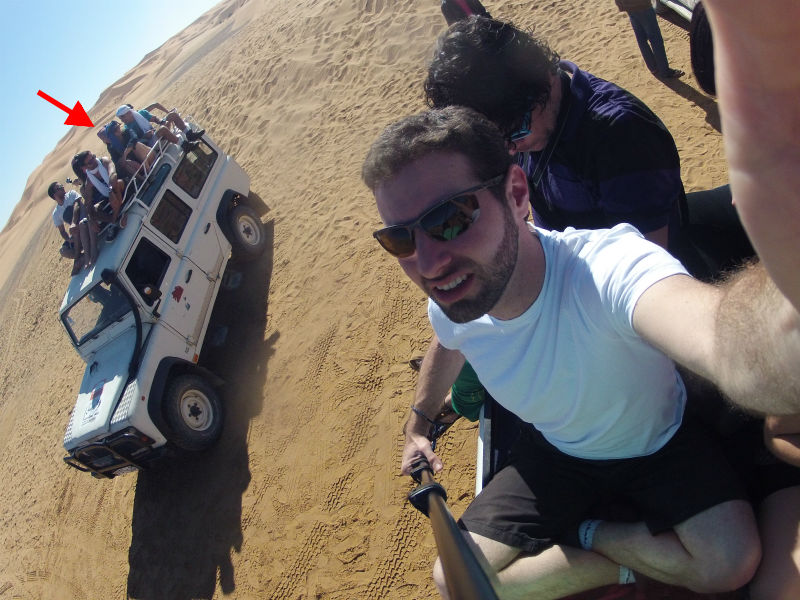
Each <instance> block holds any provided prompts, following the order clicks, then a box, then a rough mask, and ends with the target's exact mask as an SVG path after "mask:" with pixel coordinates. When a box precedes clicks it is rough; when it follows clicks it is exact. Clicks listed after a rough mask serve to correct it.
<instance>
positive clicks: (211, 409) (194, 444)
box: [163, 374, 225, 452]
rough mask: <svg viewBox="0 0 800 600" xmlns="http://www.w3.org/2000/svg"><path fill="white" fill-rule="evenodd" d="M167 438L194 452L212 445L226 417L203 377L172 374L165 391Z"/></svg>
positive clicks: (178, 445) (214, 393)
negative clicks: (172, 377) (172, 376)
mask: <svg viewBox="0 0 800 600" xmlns="http://www.w3.org/2000/svg"><path fill="white" fill-rule="evenodd" d="M163 410H164V419H165V420H166V422H167V425H169V428H170V432H169V435H167V438H168V439H169V441H170V442H172V443H173V444H175V445H176V446H177V447H178V448H182V449H183V450H190V451H192V452H196V451H199V450H205V449H206V448H210V447H211V446H213V445H214V443H215V442H216V441H217V440H218V439H219V437H220V435H222V424H223V422H224V420H225V416H224V412H223V409H222V403H221V402H220V399H219V396H218V395H217V393H216V392H215V391H214V388H212V387H211V386H210V385H209V384H208V383H207V382H206V380H205V379H203V378H202V377H200V376H199V375H194V374H187V375H179V376H177V377H175V378H174V379H173V380H172V381H171V382H170V384H169V386H168V387H167V391H166V393H165V395H164V404H163Z"/></svg>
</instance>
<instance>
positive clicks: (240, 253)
mask: <svg viewBox="0 0 800 600" xmlns="http://www.w3.org/2000/svg"><path fill="white" fill-rule="evenodd" d="M228 224H229V225H230V228H231V240H230V242H231V246H233V251H232V252H233V257H234V258H236V259H238V260H254V259H256V258H258V257H259V256H261V255H262V254H263V253H264V249H265V248H266V246H267V236H266V233H265V232H264V224H263V223H262V222H261V219H259V218H258V215H257V214H256V212H255V211H254V210H253V209H252V208H250V207H249V206H247V205H246V204H240V205H239V206H236V207H234V209H233V210H232V211H231V212H230V215H229V216H228Z"/></svg>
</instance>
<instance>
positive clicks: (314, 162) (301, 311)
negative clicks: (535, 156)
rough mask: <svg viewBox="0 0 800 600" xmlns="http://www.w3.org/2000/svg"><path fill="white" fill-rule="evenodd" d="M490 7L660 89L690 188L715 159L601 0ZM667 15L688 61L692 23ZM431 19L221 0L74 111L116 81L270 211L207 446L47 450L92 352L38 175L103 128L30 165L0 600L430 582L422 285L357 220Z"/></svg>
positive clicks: (19, 256)
mask: <svg viewBox="0 0 800 600" xmlns="http://www.w3.org/2000/svg"><path fill="white" fill-rule="evenodd" d="M496 5H497V7H496ZM488 6H489V8H490V9H492V10H493V12H494V13H495V14H496V15H497V16H501V17H506V18H511V19H513V20H515V21H516V22H517V23H519V24H521V25H525V26H534V25H535V27H536V31H537V32H538V33H539V34H541V35H543V36H544V37H546V38H547V39H548V40H549V41H550V43H551V44H552V45H553V47H554V48H556V49H557V50H558V51H559V52H560V53H561V55H562V56H564V57H565V58H570V59H572V60H574V61H576V62H577V63H578V64H579V65H580V66H582V67H583V68H586V69H588V70H590V71H592V72H594V73H595V74H597V75H600V76H603V77H606V78H608V79H611V80H613V81H616V82H618V83H620V84H622V85H623V86H625V87H627V88H628V89H630V90H631V91H632V92H634V93H635V94H637V95H639V96H640V97H641V98H642V99H643V100H644V101H645V102H647V103H648V104H649V105H650V106H651V107H653V108H654V110H655V111H656V112H657V113H658V114H659V116H661V117H662V119H663V120H664V121H665V123H666V124H667V126H668V127H669V128H670V130H671V131H672V133H673V135H674V136H675V139H676V141H677V143H678V147H679V149H680V152H681V157H682V160H683V173H684V181H685V184H686V187H687V189H688V190H694V189H702V188H707V187H711V186H713V185H718V184H721V183H724V182H725V181H726V178H727V174H726V168H725V164H724V160H723V157H722V150H721V144H720V135H719V133H718V131H717V130H716V128H715V127H717V126H718V125H717V124H718V116H717V113H716V105H715V103H714V101H713V100H711V99H709V98H707V97H706V96H704V95H703V94H702V93H701V92H699V91H698V89H699V88H698V87H697V85H696V83H695V82H694V81H693V80H692V79H691V77H686V78H685V79H684V80H682V81H677V82H673V83H671V84H670V86H669V87H668V86H666V85H664V84H663V83H661V82H659V81H657V80H655V79H653V78H652V77H651V76H650V75H649V73H647V71H646V70H645V69H644V66H643V64H642V61H641V58H640V56H639V53H638V49H637V47H636V44H635V41H634V37H633V33H632V31H631V29H630V25H629V24H628V22H627V20H626V18H625V17H624V16H623V15H621V14H619V13H618V12H617V11H616V8H615V7H614V4H613V2H611V0H608V1H607V2H597V3H595V2H584V1H579V0H560V1H558V2H537V3H533V2H522V1H513V0H512V1H509V2H503V3H489V4H488ZM660 22H661V27H662V30H663V32H664V35H665V39H666V43H667V48H668V52H669V54H670V57H671V59H672V61H673V63H674V65H675V66H677V67H680V68H683V69H685V70H687V71H688V70H689V67H688V63H689V59H688V36H687V33H686V31H685V29H683V28H681V27H680V26H678V25H675V24H671V23H669V22H666V21H664V20H661V21H660ZM676 22H677V21H676ZM443 26H444V21H443V19H442V18H441V16H440V13H439V10H438V2H434V1H432V0H425V1H422V0H412V1H410V2H400V3H396V2H391V3H390V2H388V1H386V0H354V1H352V0H351V1H347V2H346V1H344V0H331V1H327V2H320V1H319V0H294V1H291V2H289V1H287V0H269V1H262V2H257V1H256V0H249V1H246V0H244V1H242V0H239V1H226V2H223V3H221V4H220V5H219V6H218V7H216V8H215V9H213V10H212V11H210V12H208V13H207V14H206V15H204V16H203V17H202V18H201V19H200V20H198V21H197V22H195V23H194V24H192V25H191V26H190V27H189V28H187V29H186V30H184V31H183V32H182V33H180V34H179V35H178V36H176V37H174V38H172V39H171V40H169V41H168V42H167V43H166V44H165V45H164V46H162V47H161V48H159V49H158V50H156V51H155V52H153V53H151V54H150V55H148V56H147V57H145V59H144V60H143V61H142V63H140V64H139V65H138V66H137V67H136V68H134V69H133V70H131V71H130V72H128V73H126V74H125V75H124V76H123V77H122V78H121V79H120V80H119V81H118V82H117V83H115V84H114V86H112V87H111V88H109V89H108V90H107V91H106V92H105V93H104V94H103V96H102V97H101V99H100V100H99V102H98V104H97V105H96V106H95V107H93V108H92V109H91V110H90V111H89V113H90V115H91V117H92V119H93V120H94V121H95V122H96V123H101V124H102V123H104V122H105V121H106V120H108V119H109V118H110V116H111V115H112V113H113V110H114V109H115V108H116V107H117V106H118V105H119V104H120V103H122V102H123V101H125V102H131V103H133V104H134V105H136V106H143V105H146V104H148V103H149V102H151V101H155V100H157V101H160V102H161V103H162V104H164V105H166V106H178V107H180V108H181V109H182V111H183V112H184V113H189V114H192V115H193V116H194V117H195V119H196V120H198V121H199V122H200V123H201V124H202V125H203V126H204V127H205V128H206V129H207V130H208V131H209V133H210V134H211V135H212V136H213V137H214V139H215V140H217V141H219V142H220V144H221V145H222V146H223V148H225V149H226V150H227V151H228V152H229V153H231V154H232V155H234V156H235V157H236V159H237V160H238V161H239V162H240V163H241V164H242V165H243V166H244V168H245V169H246V170H247V172H248V173H249V174H250V176H251V179H252V190H253V192H255V193H256V194H257V195H258V196H260V197H261V199H262V200H263V201H264V202H265V203H266V204H267V206H268V207H269V208H270V211H269V212H268V213H267V218H268V219H269V222H268V231H269V234H270V238H271V241H272V244H271V246H270V249H269V251H268V252H267V254H266V255H265V257H264V259H263V260H262V261H260V262H259V263H257V264H255V265H252V266H251V267H250V268H248V269H247V270H246V271H245V272H244V275H245V284H244V288H245V289H244V290H243V293H240V294H238V295H235V296H233V297H230V298H226V299H224V302H228V303H229V304H228V307H229V310H228V313H230V314H231V315H235V316H234V317H232V319H231V327H232V331H233V332H234V334H235V335H234V341H235V343H234V344H233V347H232V348H230V350H229V351H228V352H227V353H225V354H224V355H222V356H220V358H219V363H218V370H219V371H220V372H221V373H223V374H224V375H225V377H226V379H227V381H228V383H227V384H226V387H225V389H224V393H225V395H226V399H227V402H228V405H229V415H228V422H227V424H226V429H225V433H224V436H223V439H222V442H221V443H220V445H219V446H218V447H217V448H215V449H214V450H213V451H211V452H210V453H208V454H206V455H204V456H202V457H194V458H192V459H184V460H180V461H176V462H173V463H170V464H168V465H165V466H164V468H163V469H161V470H158V471H151V472H148V473H142V474H139V475H138V476H137V475H129V476H126V477H121V478H118V479H115V480H113V481H109V482H101V481H96V480H94V479H92V478H90V477H88V476H86V475H84V474H81V473H78V472H77V471H73V470H69V469H68V468H67V467H66V466H64V465H63V463H62V462H61V456H62V455H63V450H62V448H61V439H62V436H63V431H64V428H65V426H66V424H67V421H68V418H69V413H70V410H71V408H72V405H73V398H74V395H75V393H76V391H77V389H78V384H79V381H80V377H81V372H82V365H81V362H80V360H79V359H78V358H77V356H76V355H75V354H74V352H73V351H72V350H71V348H70V346H69V344H68V341H67V337H66V335H65V334H64V333H63V332H62V330H61V329H60V326H59V323H58V321H57V318H56V310H57V308H58V305H59V303H60V301H61V295H62V293H63V289H64V287H65V285H66V281H67V277H68V275H67V274H68V265H67V263H66V261H63V260H59V258H58V255H57V248H58V246H59V238H58V235H57V232H55V230H54V229H53V228H52V227H51V226H50V225H49V211H50V209H51V204H52V203H51V201H50V200H49V198H47V197H46V194H45V189H46V186H47V184H48V183H49V182H50V181H52V180H53V179H56V178H59V179H61V180H63V179H64V178H65V177H66V176H68V175H70V172H69V164H68V163H69V159H70V157H71V156H72V155H73V154H74V153H75V152H77V151H79V150H81V149H84V148H91V149H93V150H95V151H98V152H99V151H100V149H101V146H100V143H99V141H98V140H97V138H96V137H95V136H94V132H93V131H71V132H70V133H69V134H68V135H67V136H66V137H65V138H64V139H63V140H62V141H61V142H60V143H59V145H58V146H57V147H56V148H55V149H54V151H53V152H52V153H51V154H50V155H48V157H47V158H46V160H45V162H44V163H43V165H42V166H41V167H40V168H39V169H37V170H36V171H35V172H34V173H33V174H32V175H31V177H30V179H29V182H28V183H29V185H28V187H27V188H26V191H25V195H24V196H23V198H22V200H21V202H20V204H19V205H18V207H17V209H16V210H15V211H14V214H13V216H12V224H11V225H10V226H9V227H8V228H7V229H6V230H5V231H4V232H3V233H2V235H0V257H2V258H0V284H2V291H0V317H2V318H0V391H1V392H2V393H1V394H0V451H2V461H0V481H2V482H3V484H2V485H0V508H1V509H2V510H0V548H2V549H3V550H2V552H0V599H4V598H76V599H77V598H121V597H125V596H126V595H128V596H129V597H132V598H148V599H160V598H178V599H183V598H186V599H189V598H211V597H223V596H226V597H235V598H257V597H258V598H276V599H284V598H285V599H289V598H330V599H350V598H398V599H399V598H433V597H435V592H434V590H433V588H432V585H431V582H430V576H429V567H430V563H431V561H432V559H433V557H434V555H435V550H434V543H433V536H432V534H431V532H430V529H429V526H428V523H427V521H425V520H424V519H422V518H421V517H420V516H419V515H418V514H417V513H416V511H414V510H413V509H412V508H410V507H409V506H408V505H407V504H406V503H404V496H405V494H406V493H407V491H408V490H409V489H410V487H411V486H410V482H409V480H408V479H407V478H402V477H400V476H399V475H398V463H399V455H400V449H401V444H402V438H401V434H400V426H401V423H402V421H403V419H404V418H405V415H406V412H407V409H408V405H409V403H410V401H411V398H412V390H413V386H414V383H415V375H414V373H413V372H412V371H411V370H410V369H409V368H408V367H407V366H406V361H407V359H408V358H409V357H411V356H412V355H414V354H417V353H419V352H420V351H421V350H422V349H423V348H424V347H425V345H426V342H427V340H428V336H429V333H428V328H427V321H426V318H425V312H424V302H423V297H422V295H421V293H420V292H419V291H417V290H416V289H414V288H412V287H411V285H410V284H409V283H407V282H406V281H405V279H404V277H403V276H402V273H401V271H400V269H399V268H398V267H397V265H396V264H395V263H394V262H393V261H392V260H390V259H389V258H388V257H387V256H386V255H385V254H384V253H383V252H381V251H379V249H378V247H377V245H376V244H375V243H374V241H373V239H372V238H371V235H370V233H371V231H372V229H373V228H374V227H375V226H376V225H377V224H378V219H377V215H376V212H375V210H374V208H373V205H372V200H371V197H370V195H369V194H368V192H367V191H366V189H365V188H364V187H363V186H362V184H361V183H360V179H359V171H360V165H361V161H362V159H363V156H364V154H365V152H366V149H367V147H368V145H369V143H370V142H371V141H372V139H373V137H374V136H375V135H376V133H377V132H378V130H379V129H380V128H381V127H382V126H383V125H385V124H386V123H387V122H389V121H390V120H393V119H394V118H395V117H397V116H399V115H403V114H406V113H409V112H412V111H417V110H419V109H420V108H421V106H422V100H421V86H420V81H421V78H422V76H423V72H424V64H425V60H426V58H427V56H428V55H429V52H430V48H431V45H432V43H433V40H434V37H435V35H436V34H437V33H438V32H439V31H440V30H442V29H443ZM454 429H455V431H454V432H452V433H450V434H448V436H447V439H446V440H445V441H444V443H443V456H444V460H445V463H446V467H448V468H447V469H446V472H445V474H444V476H443V477H441V479H440V480H441V482H442V483H443V484H444V485H445V486H446V487H447V489H448V491H449V493H450V497H451V504H452V506H453V510H454V512H455V513H456V514H459V513H460V512H461V510H463V508H464V507H465V506H466V504H467V503H468V501H469V499H470V497H471V493H472V488H473V482H472V480H473V477H474V469H473V467H472V462H473V460H472V459H473V452H474V440H475V428H474V427H473V426H471V425H469V424H459V425H457V426H456V427H455V428H454Z"/></svg>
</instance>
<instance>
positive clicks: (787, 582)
mask: <svg viewBox="0 0 800 600" xmlns="http://www.w3.org/2000/svg"><path fill="white" fill-rule="evenodd" d="M758 523H759V530H760V532H761V537H762V539H763V540H764V551H763V552H764V556H763V558H762V559H761V565H759V567H758V571H756V574H755V577H753V581H752V582H751V583H750V598H751V600H796V599H797V598H800V486H795V487H790V488H785V489H782V490H779V491H777V492H775V493H773V494H770V495H769V496H767V497H766V498H765V499H764V501H763V502H762V503H761V507H760V509H759V519H758Z"/></svg>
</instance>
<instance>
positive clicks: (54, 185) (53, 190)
mask: <svg viewBox="0 0 800 600" xmlns="http://www.w3.org/2000/svg"><path fill="white" fill-rule="evenodd" d="M59 185H61V184H60V183H59V182H58V181H54V182H53V183H51V184H50V185H48V186H47V195H48V196H50V197H51V198H52V199H53V200H55V199H56V188H57V187H58V186H59Z"/></svg>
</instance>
